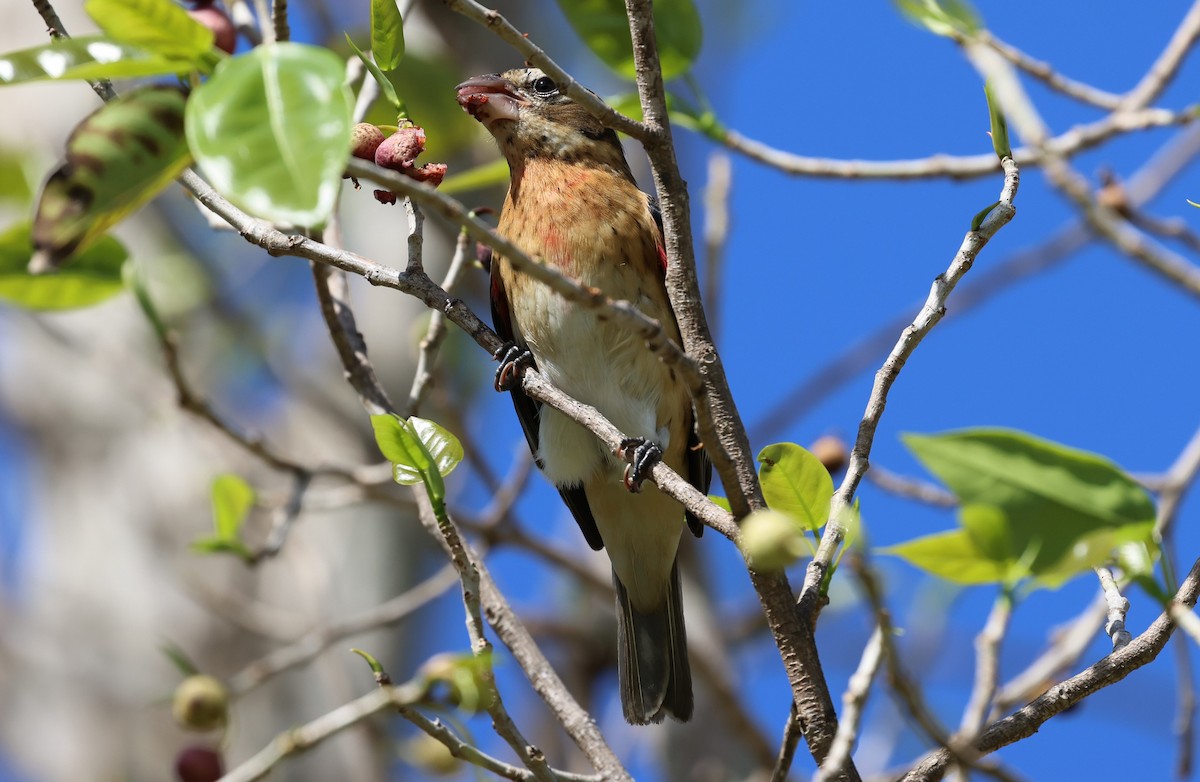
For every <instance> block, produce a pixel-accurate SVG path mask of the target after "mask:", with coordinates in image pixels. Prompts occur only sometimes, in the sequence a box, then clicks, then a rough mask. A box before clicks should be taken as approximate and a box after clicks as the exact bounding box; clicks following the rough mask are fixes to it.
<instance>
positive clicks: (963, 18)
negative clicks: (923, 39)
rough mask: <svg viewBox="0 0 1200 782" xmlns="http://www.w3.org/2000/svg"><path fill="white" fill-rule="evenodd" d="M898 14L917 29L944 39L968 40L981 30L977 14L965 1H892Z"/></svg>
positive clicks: (980, 21) (981, 23) (981, 26)
mask: <svg viewBox="0 0 1200 782" xmlns="http://www.w3.org/2000/svg"><path fill="white" fill-rule="evenodd" d="M894 2H895V3H896V7H897V8H898V9H899V10H900V13H902V14H904V16H905V17H907V18H908V20H909V21H910V22H912V23H913V24H915V25H917V26H918V27H924V28H925V29H926V30H928V31H929V32H931V33H933V34H934V35H941V36H944V37H946V38H960V37H966V38H969V37H971V36H973V35H975V34H976V33H978V32H979V31H980V30H981V29H983V21H982V20H981V19H980V17H979V13H978V12H977V11H976V10H975V9H974V8H973V7H971V5H970V3H967V2H965V0H894Z"/></svg>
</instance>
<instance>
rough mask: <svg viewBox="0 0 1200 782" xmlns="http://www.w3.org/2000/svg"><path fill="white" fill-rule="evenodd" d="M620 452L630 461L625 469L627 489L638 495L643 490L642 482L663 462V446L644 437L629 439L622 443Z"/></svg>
mask: <svg viewBox="0 0 1200 782" xmlns="http://www.w3.org/2000/svg"><path fill="white" fill-rule="evenodd" d="M620 451H621V453H622V454H625V455H626V458H627V459H629V465H628V466H627V467H626V468H625V488H626V489H629V491H631V492H633V493H635V494H636V493H637V492H640V491H641V490H642V482H643V481H645V480H646V478H648V477H650V470H652V469H654V465H655V464H657V463H658V462H660V461H662V456H663V450H662V446H661V445H659V444H658V443H656V442H654V441H653V440H647V439H645V438H643V437H628V438H626V439H624V440H622V441H621V449H620Z"/></svg>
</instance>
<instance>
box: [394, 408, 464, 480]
mask: <svg viewBox="0 0 1200 782" xmlns="http://www.w3.org/2000/svg"><path fill="white" fill-rule="evenodd" d="M408 424H409V426H411V427H412V430H413V432H414V433H415V434H416V436H417V439H418V440H420V442H421V444H422V445H424V446H425V451H426V453H427V454H428V455H429V456H431V457H432V458H433V465H434V467H436V468H437V471H438V474H439V475H441V476H442V477H445V476H447V475H449V474H450V473H452V472H454V468H455V467H457V466H458V465H459V462H461V461H462V460H463V447H462V443H461V442H459V439H458V438H457V437H455V436H454V435H453V434H451V433H450V432H449V431H448V430H447V429H445V428H444V427H442V426H440V425H439V424H436V423H434V422H433V421H430V420H428V419H425V418H417V417H416V416H412V417H411V418H409V419H408Z"/></svg>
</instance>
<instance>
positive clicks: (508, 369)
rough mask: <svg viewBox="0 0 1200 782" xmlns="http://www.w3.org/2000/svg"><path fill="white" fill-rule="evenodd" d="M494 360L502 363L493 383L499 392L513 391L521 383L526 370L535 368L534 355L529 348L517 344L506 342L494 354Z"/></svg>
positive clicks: (497, 369) (497, 368)
mask: <svg viewBox="0 0 1200 782" xmlns="http://www.w3.org/2000/svg"><path fill="white" fill-rule="evenodd" d="M492 358H494V359H496V360H497V361H499V362H500V366H498V367H496V380H495V382H494V383H493V385H494V386H495V388H496V390H497V391H510V390H512V387H513V386H515V385H516V384H517V383H519V382H520V381H521V376H522V375H523V374H525V369H526V368H527V367H531V366H533V354H532V353H530V352H529V348H523V347H519V346H518V345H517V344H516V343H515V342H505V343H504V344H503V345H501V346H500V347H499V348H497V350H496V352H495V353H493V354H492Z"/></svg>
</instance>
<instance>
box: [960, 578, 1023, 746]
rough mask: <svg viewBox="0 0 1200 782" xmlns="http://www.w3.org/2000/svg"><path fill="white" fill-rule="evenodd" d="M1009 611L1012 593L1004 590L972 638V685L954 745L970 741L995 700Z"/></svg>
mask: <svg viewBox="0 0 1200 782" xmlns="http://www.w3.org/2000/svg"><path fill="white" fill-rule="evenodd" d="M1012 610H1013V596H1012V592H1011V591H1010V590H1009V589H1007V588H1003V589H1001V591H1000V594H999V595H997V596H996V601H995V603H993V604H992V610H991V613H989V614H988V618H987V622H986V623H984V626H983V629H982V630H980V631H979V635H978V636H976V638H975V656H976V660H975V685H974V687H973V688H972V689H971V697H970V699H969V700H968V701H967V707H966V708H965V709H964V710H963V717H962V722H961V723H960V724H959V727H958V734H957V735H956V736H955V737H954V738H955V741H958V742H964V741H970V740H971V739H973V738H974V737H975V736H977V735H978V734H979V731H980V730H982V729H983V726H984V725H985V724H986V720H987V716H988V710H989V708H990V707H991V705H992V701H993V699H994V698H995V696H996V687H997V685H998V683H999V679H1000V644H1001V643H1002V642H1003V641H1004V636H1005V635H1007V633H1008V625H1009V621H1010V620H1011V619H1012Z"/></svg>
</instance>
